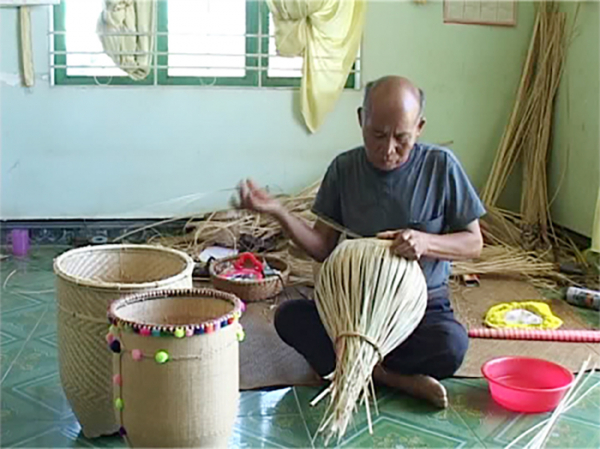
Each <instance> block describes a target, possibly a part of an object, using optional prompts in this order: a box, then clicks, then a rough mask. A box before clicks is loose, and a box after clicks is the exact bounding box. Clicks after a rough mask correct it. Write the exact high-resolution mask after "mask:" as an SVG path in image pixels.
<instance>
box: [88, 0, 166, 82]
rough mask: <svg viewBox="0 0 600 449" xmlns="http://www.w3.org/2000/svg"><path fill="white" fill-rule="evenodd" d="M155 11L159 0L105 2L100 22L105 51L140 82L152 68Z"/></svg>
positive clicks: (99, 31)
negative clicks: (112, 34)
mask: <svg viewBox="0 0 600 449" xmlns="http://www.w3.org/2000/svg"><path fill="white" fill-rule="evenodd" d="M155 12H156V0H105V1H104V10H103V11H102V14H101V15H100V19H99V20H98V28H97V32H98V35H99V38H100V41H101V42H102V46H103V47H104V51H105V52H106V54H107V55H108V56H110V58H111V59H112V60H113V61H114V62H115V64H116V65H117V66H118V67H119V68H121V69H122V70H123V71H125V72H126V73H127V75H129V77H131V78H132V79H134V80H136V81H139V80H143V79H144V78H146V77H147V76H148V74H149V73H150V71H151V69H152V51H153V50H154V39H155V37H154V32H155V26H156V24H155V17H156V14H155ZM107 33H108V34H110V33H141V34H127V35H122V36H118V35H115V36H110V35H107ZM123 53H125V54H123ZM137 53H139V54H137Z"/></svg>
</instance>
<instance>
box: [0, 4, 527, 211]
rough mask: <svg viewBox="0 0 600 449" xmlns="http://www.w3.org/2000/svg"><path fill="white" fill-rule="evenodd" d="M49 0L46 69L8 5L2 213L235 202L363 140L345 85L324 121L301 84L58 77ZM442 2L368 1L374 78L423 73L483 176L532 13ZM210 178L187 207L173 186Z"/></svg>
mask: <svg viewBox="0 0 600 449" xmlns="http://www.w3.org/2000/svg"><path fill="white" fill-rule="evenodd" d="M48 14H49V10H48V8H45V7H44V8H34V10H33V18H32V20H33V28H34V30H33V41H34V54H35V66H36V71H37V75H38V79H37V80H36V81H37V82H36V86H35V87H34V88H33V89H30V90H28V89H24V88H22V87H20V86H19V85H14V83H13V80H15V78H16V77H17V74H18V58H17V51H16V47H17V42H16V23H17V14H16V11H15V10H14V9H0V50H1V52H0V53H1V58H2V59H1V61H0V72H1V73H0V75H1V76H0V98H1V100H0V114H1V124H0V142H1V145H2V146H1V154H0V157H1V164H0V168H1V173H0V175H1V184H0V188H1V194H0V216H1V217H2V218H3V219H35V218H120V217H161V216H171V215H180V214H184V213H190V212H194V211H203V210H207V209H211V208H215V207H222V206H224V205H225V204H226V202H227V200H228V197H229V195H230V194H231V192H230V191H228V192H220V193H218V192H217V193H215V191H218V190H222V189H230V188H231V187H233V186H235V184H236V183H237V181H238V180H239V179H240V178H242V177H245V176H252V177H254V178H255V179H257V180H258V181H259V182H260V183H262V184H269V185H271V186H272V187H273V189H274V190H279V191H290V192H291V191H296V190H298V189H299V188H301V187H302V186H305V185H307V184H309V183H310V182H312V181H314V180H315V179H317V178H318V177H319V176H321V175H322V173H323V172H324V170H325V168H326V166H327V164H328V163H329V162H330V160H331V159H332V158H333V157H334V156H335V155H336V154H337V153H339V152H340V151H343V150H346V149H348V148H351V147H352V146H354V145H357V144H360V133H359V129H358V127H357V124H356V114H355V109H356V107H357V106H358V105H359V104H360V102H361V97H362V93H361V92H358V91H346V92H344V93H343V95H342V98H341V99H340V101H339V103H338V105H337V107H336V109H335V111H334V112H333V113H332V114H331V115H330V116H329V117H328V119H327V122H326V123H325V125H324V126H323V128H322V129H321V130H319V132H318V133H317V134H315V135H309V134H307V133H306V131H305V129H304V127H303V125H302V124H301V123H300V122H299V121H298V118H297V117H298V113H297V112H296V111H297V99H296V96H295V94H294V92H293V91H291V90H261V91H258V90H247V89H218V88H210V87H203V88H200V87H198V88H194V87H159V88H154V87H139V86H136V87H109V88H102V87H95V86H94V87H68V86H59V87H52V86H50V85H49V81H48V71H49V69H48V53H47V51H48V41H47V31H48V23H49V17H48ZM442 20H443V18H442V2H433V1H429V2H428V3H426V4H424V5H419V4H416V3H414V2H411V1H410V2H409V1H398V2H396V1H370V2H369V4H368V13H367V22H366V29H365V35H364V43H363V57H364V59H363V69H364V71H363V73H364V79H365V80H371V79H374V78H376V77H379V76H382V75H387V74H401V75H405V76H408V77H410V78H412V79H413V80H414V81H415V82H416V83H417V84H419V85H420V86H421V87H422V88H423V89H424V90H425V91H426V94H427V99H428V104H427V107H426V108H427V109H426V113H427V118H428V125H427V128H426V132H425V135H424V139H425V140H429V141H432V142H445V141H450V140H452V141H454V144H453V145H452V148H453V149H454V150H455V152H456V154H457V155H458V157H459V158H460V159H461V161H462V162H463V164H464V166H465V167H466V169H467V172H468V173H469V175H470V176H471V178H472V179H473V181H474V183H475V185H476V186H478V187H480V186H481V185H482V184H483V182H484V180H485V179H486V177H487V174H488V172H489V168H490V165H491V162H492V159H493V156H494V153H495V150H496V147H497V145H498V141H499V139H500V136H501V134H502V130H503V127H504V125H505V123H506V120H507V117H508V114H509V112H510V109H511V107H512V102H513V99H514V93H515V91H516V87H517V84H518V80H519V76H520V71H521V64H522V61H523V58H524V56H525V52H526V49H527V45H528V42H529V36H530V32H531V26H532V21H533V5H532V4H531V3H524V2H519V4H518V26H517V27H515V28H503V27H488V26H476V25H445V24H443V22H442ZM196 192H209V193H208V194H207V195H206V196H205V197H203V198H202V199H201V200H200V201H197V202H195V203H193V204H189V205H187V207H185V205H184V202H182V201H179V202H176V201H172V199H173V198H177V197H181V196H184V195H189V194H192V193H196Z"/></svg>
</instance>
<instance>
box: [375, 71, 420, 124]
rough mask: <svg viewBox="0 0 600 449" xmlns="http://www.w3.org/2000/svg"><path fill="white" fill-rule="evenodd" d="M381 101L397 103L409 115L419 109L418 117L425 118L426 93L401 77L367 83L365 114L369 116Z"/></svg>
mask: <svg viewBox="0 0 600 449" xmlns="http://www.w3.org/2000/svg"><path fill="white" fill-rule="evenodd" d="M381 99H385V100H387V101H390V100H392V101H397V102H398V105H399V106H400V107H402V109H403V110H404V111H405V112H407V113H409V112H411V110H413V109H414V108H417V111H418V112H417V117H418V118H421V117H423V111H424V109H425V93H424V92H423V91H422V90H421V89H419V88H418V87H416V86H415V85H414V84H413V83H412V82H411V81H410V80H408V79H407V78H404V77H401V76H384V77H382V78H379V79H376V80H374V81H371V82H369V83H367V85H366V86H365V96H364V99H363V114H364V117H366V116H368V114H369V113H370V112H371V110H372V107H373V103H374V102H375V104H377V103H378V102H379V101H381Z"/></svg>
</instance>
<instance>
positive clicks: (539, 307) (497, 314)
mask: <svg viewBox="0 0 600 449" xmlns="http://www.w3.org/2000/svg"><path fill="white" fill-rule="evenodd" d="M484 324H485V325H486V326H488V327H491V328H494V329H507V328H509V329H558V328H559V327H560V326H562V324H563V321H562V320H561V319H560V318H558V317H557V316H555V315H554V314H553V313H552V310H550V307H549V306H548V304H546V303H543V302H540V301H522V302H509V303H501V304H496V305H495V306H493V307H491V308H490V310H488V312H487V313H486V315H485V319H484Z"/></svg>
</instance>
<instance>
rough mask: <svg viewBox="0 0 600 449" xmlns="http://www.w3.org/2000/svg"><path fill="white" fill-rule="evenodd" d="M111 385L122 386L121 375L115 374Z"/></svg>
mask: <svg viewBox="0 0 600 449" xmlns="http://www.w3.org/2000/svg"><path fill="white" fill-rule="evenodd" d="M113 384H115V385H121V384H122V380H121V375H120V374H115V375H114V376H113Z"/></svg>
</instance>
